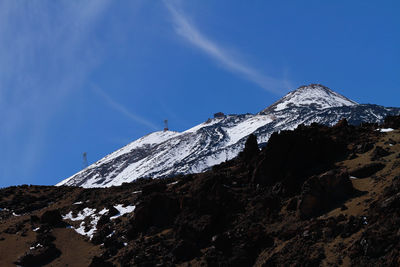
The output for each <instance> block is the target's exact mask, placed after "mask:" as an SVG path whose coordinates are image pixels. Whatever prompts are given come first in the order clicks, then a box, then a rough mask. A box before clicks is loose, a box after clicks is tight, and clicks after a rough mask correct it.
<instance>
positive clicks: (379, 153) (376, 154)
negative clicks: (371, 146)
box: [371, 146, 392, 160]
mask: <svg viewBox="0 0 400 267" xmlns="http://www.w3.org/2000/svg"><path fill="white" fill-rule="evenodd" d="M390 154H392V153H391V152H389V151H387V150H385V149H383V148H382V147H380V146H377V147H376V148H375V150H374V151H373V152H372V154H371V160H378V159H380V158H383V157H386V156H389V155H390Z"/></svg>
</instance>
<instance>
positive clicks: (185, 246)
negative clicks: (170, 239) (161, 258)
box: [172, 240, 200, 262]
mask: <svg viewBox="0 0 400 267" xmlns="http://www.w3.org/2000/svg"><path fill="white" fill-rule="evenodd" d="M199 252H200V251H199V249H198V248H197V247H196V246H195V244H193V243H192V242H189V241H186V240H181V241H179V243H178V244H177V245H176V246H175V247H174V248H173V249H172V254H173V255H174V257H175V258H176V260H177V261H178V262H181V261H188V260H191V259H193V258H194V257H196V256H197V255H199Z"/></svg>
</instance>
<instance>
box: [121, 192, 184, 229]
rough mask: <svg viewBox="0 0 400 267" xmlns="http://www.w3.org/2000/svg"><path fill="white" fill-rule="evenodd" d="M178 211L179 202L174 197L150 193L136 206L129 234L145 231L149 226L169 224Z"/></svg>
mask: <svg viewBox="0 0 400 267" xmlns="http://www.w3.org/2000/svg"><path fill="white" fill-rule="evenodd" d="M178 212H179V203H178V201H177V200H176V199H174V198H170V197H168V196H166V195H165V194H160V193H154V194H151V195H149V196H148V197H147V199H146V200H145V201H143V202H142V203H140V204H139V205H138V206H137V207H136V209H135V215H134V217H133V219H131V229H130V231H129V232H130V234H129V235H130V236H131V237H132V236H135V232H137V231H146V230H147V229H148V228H150V227H151V226H156V227H165V226H169V225H171V224H172V223H173V222H174V220H175V217H176V215H177V214H178Z"/></svg>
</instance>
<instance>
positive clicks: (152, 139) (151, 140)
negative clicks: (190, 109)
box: [56, 131, 181, 186]
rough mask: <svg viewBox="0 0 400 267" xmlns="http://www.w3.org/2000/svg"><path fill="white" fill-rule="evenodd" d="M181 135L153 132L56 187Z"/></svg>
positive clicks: (172, 132)
mask: <svg viewBox="0 0 400 267" xmlns="http://www.w3.org/2000/svg"><path fill="white" fill-rule="evenodd" d="M180 134H181V133H179V132H174V131H158V132H153V133H150V134H148V135H145V136H143V137H141V138H139V139H137V140H135V141H133V142H132V143H130V144H128V145H126V146H124V147H122V148H120V149H118V150H117V151H115V152H113V153H111V154H108V155H107V156H105V157H104V158H102V159H100V160H98V161H96V162H95V163H93V164H92V165H90V166H88V167H87V168H86V169H83V170H81V171H80V172H78V173H76V174H74V175H73V176H71V177H69V178H67V179H65V180H63V181H61V182H60V183H58V184H56V186H60V185H64V184H66V183H67V182H68V181H69V180H71V179H72V178H73V177H75V176H76V175H77V174H82V173H84V172H85V171H86V170H87V169H91V168H95V167H96V166H100V165H102V164H104V163H106V162H109V161H111V160H113V159H115V158H117V157H119V156H121V155H123V154H126V153H129V152H131V151H132V150H134V149H136V148H139V147H143V146H145V145H156V144H161V143H162V142H165V141H167V140H168V139H171V138H173V137H175V136H178V135H180Z"/></svg>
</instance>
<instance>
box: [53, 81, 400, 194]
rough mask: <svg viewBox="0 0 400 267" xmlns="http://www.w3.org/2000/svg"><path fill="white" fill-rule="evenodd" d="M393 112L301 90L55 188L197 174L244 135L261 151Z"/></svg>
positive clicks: (229, 153) (137, 144)
mask: <svg viewBox="0 0 400 267" xmlns="http://www.w3.org/2000/svg"><path fill="white" fill-rule="evenodd" d="M397 114H400V109H399V108H386V107H382V106H377V105H369V104H368V105H360V104H357V103H356V102H354V101H352V100H349V99H347V98H346V97H344V96H342V95H340V94H338V93H336V92H333V91H332V90H330V89H329V88H327V87H324V86H322V85H318V84H311V85H308V86H302V87H300V88H298V89H297V90H295V91H293V92H291V93H289V94H287V95H286V96H285V97H283V98H282V99H281V100H279V101H278V102H276V103H274V104H273V105H271V106H270V107H268V108H266V109H264V110H263V111H261V112H259V113H258V114H255V115H253V114H244V115H227V116H218V117H216V118H213V119H209V120H208V121H206V122H204V123H202V124H200V125H197V126H195V127H193V128H191V129H189V130H187V131H184V132H181V133H179V132H172V131H166V132H163V131H161V132H155V133H151V134H149V135H147V136H144V137H142V138H140V139H138V140H136V141H134V142H132V143H130V144H128V145H127V146H125V147H123V148H121V149H119V150H117V151H116V152H114V153H111V154H109V155H108V156H106V157H104V158H103V159H101V160H99V161H97V162H95V163H94V164H92V165H91V166H89V167H88V168H86V169H84V170H82V171H80V172H78V173H77V174H75V175H73V176H72V177H70V178H68V179H65V180H63V181H61V182H60V183H58V185H74V186H82V187H108V186H113V185H121V184H122V183H124V182H131V181H133V180H135V179H138V178H142V177H170V176H174V175H177V174H188V173H199V172H202V171H205V170H208V169H209V168H210V167H211V166H213V165H215V164H219V163H221V162H223V161H225V160H227V159H232V158H234V157H236V156H237V155H238V153H239V152H240V151H241V150H242V149H243V147H244V144H245V141H246V139H247V137H248V136H249V135H250V134H255V135H256V136H257V139H258V142H259V144H260V146H263V145H265V143H266V142H267V141H268V139H269V138H270V136H271V135H272V134H273V133H274V132H278V131H281V130H290V129H294V128H296V127H297V126H298V125H300V124H306V125H309V124H311V123H313V122H317V123H321V124H324V125H334V124H335V123H337V122H338V121H339V120H340V119H342V118H346V119H347V120H348V122H349V123H350V124H355V125H356V124H359V123H361V122H373V123H380V122H382V121H383V119H384V118H385V117H386V116H387V115H397Z"/></svg>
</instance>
